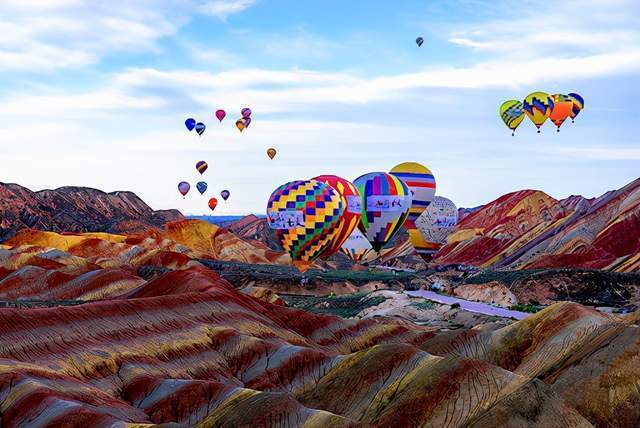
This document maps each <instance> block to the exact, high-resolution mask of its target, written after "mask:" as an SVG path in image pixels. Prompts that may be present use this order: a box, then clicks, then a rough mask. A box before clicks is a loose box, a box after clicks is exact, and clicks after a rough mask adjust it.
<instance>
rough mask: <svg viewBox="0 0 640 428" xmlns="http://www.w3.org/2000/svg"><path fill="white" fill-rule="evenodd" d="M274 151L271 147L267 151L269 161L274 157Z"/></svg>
mask: <svg viewBox="0 0 640 428" xmlns="http://www.w3.org/2000/svg"><path fill="white" fill-rule="evenodd" d="M276 153H277V152H276V149H274V148H273V147H271V148H270V149H267V156H269V157H270V158H271V159H273V158H274V157H276Z"/></svg>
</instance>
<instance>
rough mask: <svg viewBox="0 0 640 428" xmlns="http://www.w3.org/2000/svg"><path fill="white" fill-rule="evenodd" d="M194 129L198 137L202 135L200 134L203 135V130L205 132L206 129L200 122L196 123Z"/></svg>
mask: <svg viewBox="0 0 640 428" xmlns="http://www.w3.org/2000/svg"><path fill="white" fill-rule="evenodd" d="M195 128H196V132H197V133H198V135H202V134H204V130H205V129H206V128H207V127H206V126H205V124H204V123H202V122H198V123H196V126H195Z"/></svg>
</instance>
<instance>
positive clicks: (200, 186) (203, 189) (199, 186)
mask: <svg viewBox="0 0 640 428" xmlns="http://www.w3.org/2000/svg"><path fill="white" fill-rule="evenodd" d="M207 187H209V186H208V185H207V183H205V182H204V181H198V182H197V183H196V189H198V192H200V194H201V195H204V192H206V191H207Z"/></svg>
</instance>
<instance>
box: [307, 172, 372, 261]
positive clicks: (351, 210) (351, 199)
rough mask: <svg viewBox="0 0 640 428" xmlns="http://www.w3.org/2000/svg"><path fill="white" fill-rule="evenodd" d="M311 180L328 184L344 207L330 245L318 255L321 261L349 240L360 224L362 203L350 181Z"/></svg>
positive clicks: (335, 178) (323, 177)
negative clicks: (338, 196) (336, 193)
mask: <svg viewBox="0 0 640 428" xmlns="http://www.w3.org/2000/svg"><path fill="white" fill-rule="evenodd" d="M313 180H316V181H319V182H321V183H324V184H328V185H329V186H331V187H332V188H333V190H335V191H336V192H338V195H340V198H341V199H342V206H343V207H344V209H343V211H342V215H341V216H340V221H339V222H338V225H337V226H336V233H335V236H334V237H333V240H332V241H331V244H330V245H329V246H328V247H327V249H326V250H324V252H323V253H322V254H321V255H320V258H322V259H323V260H326V259H328V258H329V257H331V256H332V255H334V254H335V253H337V252H338V251H339V250H340V247H341V246H342V244H344V241H346V240H347V238H349V236H350V235H351V232H353V230H354V229H355V228H356V227H358V224H359V223H360V216H361V215H362V206H361V205H362V203H361V200H360V192H359V191H358V189H357V188H356V186H355V185H354V184H353V183H351V182H350V181H347V180H345V179H344V178H341V177H338V176H336V175H319V176H318V177H315V178H313Z"/></svg>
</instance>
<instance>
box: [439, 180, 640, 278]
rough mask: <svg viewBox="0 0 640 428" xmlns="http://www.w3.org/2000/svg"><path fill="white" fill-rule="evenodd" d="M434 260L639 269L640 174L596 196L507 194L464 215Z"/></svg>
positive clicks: (498, 265) (504, 265)
mask: <svg viewBox="0 0 640 428" xmlns="http://www.w3.org/2000/svg"><path fill="white" fill-rule="evenodd" d="M435 262H436V263H440V264H449V263H461V264H469V265H477V266H481V267H493V268H511V269H514V268H515V269H518V268H555V267H585V268H598V269H610V270H616V271H624V272H627V271H637V270H640V178H639V179H637V180H635V181H633V182H631V183H629V184H628V185H627V186H625V187H623V188H622V189H619V190H617V191H613V192H607V193H606V194H605V195H603V196H601V197H600V198H597V199H593V200H588V199H585V198H582V197H579V196H571V197H569V198H567V199H564V200H561V201H557V200H555V199H553V198H551V197H549V196H548V195H546V194H544V193H542V192H539V191H533V190H525V191H520V192H514V193H509V194H507V195H504V196H502V197H500V198H498V199H496V200H495V201H492V202H490V203H488V204H487V205H485V206H483V207H482V208H481V209H479V210H478V211H476V212H474V213H472V214H469V215H468V216H466V217H465V218H463V219H462V221H461V222H460V223H459V224H458V226H457V228H456V230H455V232H454V233H453V234H452V235H450V237H449V243H448V244H447V245H446V246H445V247H443V248H442V249H441V251H440V252H439V254H438V255H437V257H436V259H435Z"/></svg>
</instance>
